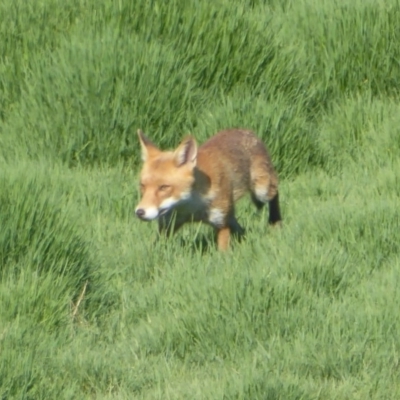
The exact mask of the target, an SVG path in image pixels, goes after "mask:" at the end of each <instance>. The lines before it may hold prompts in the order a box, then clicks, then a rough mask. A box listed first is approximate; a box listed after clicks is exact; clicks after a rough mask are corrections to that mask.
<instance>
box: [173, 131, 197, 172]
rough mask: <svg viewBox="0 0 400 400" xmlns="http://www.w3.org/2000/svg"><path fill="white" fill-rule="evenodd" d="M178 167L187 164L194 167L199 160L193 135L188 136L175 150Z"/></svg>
mask: <svg viewBox="0 0 400 400" xmlns="http://www.w3.org/2000/svg"><path fill="white" fill-rule="evenodd" d="M174 159H175V164H176V166H177V167H180V166H182V165H187V166H189V167H192V168H194V167H195V166H196V160H197V144H196V140H195V139H194V137H193V136H187V137H186V138H185V139H183V140H182V142H181V144H180V145H179V146H178V148H177V149H176V150H175V152H174Z"/></svg>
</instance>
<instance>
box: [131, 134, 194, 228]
mask: <svg viewBox="0 0 400 400" xmlns="http://www.w3.org/2000/svg"><path fill="white" fill-rule="evenodd" d="M137 133H138V136H139V141H140V145H141V148H142V160H143V167H142V171H141V173H140V192H141V200H140V202H139V204H138V205H137V207H136V210H135V213H136V215H137V216H138V217H139V218H140V219H142V220H145V221H151V220H153V219H156V218H158V217H160V216H162V215H164V214H165V213H167V212H168V211H170V210H172V209H173V208H174V207H175V206H176V205H178V204H179V203H181V202H182V201H184V200H187V199H189V198H190V195H191V191H192V185H193V183H194V168H195V167H196V159H197V144H196V141H195V140H194V138H193V137H192V136H188V137H186V138H185V139H183V141H182V142H181V144H180V145H179V146H178V147H177V148H176V149H175V150H174V151H161V150H160V149H159V148H157V147H156V146H155V145H154V144H153V143H152V142H151V141H150V140H149V139H148V138H147V137H146V136H145V135H144V134H143V132H142V131H141V130H138V132H137Z"/></svg>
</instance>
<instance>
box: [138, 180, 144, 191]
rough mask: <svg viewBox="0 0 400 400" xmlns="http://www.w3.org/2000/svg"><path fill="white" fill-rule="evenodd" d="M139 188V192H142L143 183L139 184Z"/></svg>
mask: <svg viewBox="0 0 400 400" xmlns="http://www.w3.org/2000/svg"><path fill="white" fill-rule="evenodd" d="M139 188H140V190H144V185H143V183H141V182H140V185H139Z"/></svg>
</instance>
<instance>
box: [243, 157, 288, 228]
mask: <svg viewBox="0 0 400 400" xmlns="http://www.w3.org/2000/svg"><path fill="white" fill-rule="evenodd" d="M251 199H252V201H253V203H254V205H255V206H256V207H257V209H258V210H260V209H261V208H262V207H263V206H264V205H265V204H267V203H268V205H269V218H268V222H269V223H270V224H271V225H276V224H280V223H281V221H282V217H281V212H280V207H279V193H278V178H277V176H276V173H275V171H274V170H273V168H272V167H271V166H268V165H266V164H265V163H259V164H258V165H257V164H255V165H253V168H252V188H251Z"/></svg>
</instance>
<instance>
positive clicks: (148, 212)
mask: <svg viewBox="0 0 400 400" xmlns="http://www.w3.org/2000/svg"><path fill="white" fill-rule="evenodd" d="M144 211H145V214H144V216H143V219H147V220H149V221H151V220H152V219H156V218H157V217H158V210H157V208H155V207H149V208H145V209H144Z"/></svg>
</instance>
